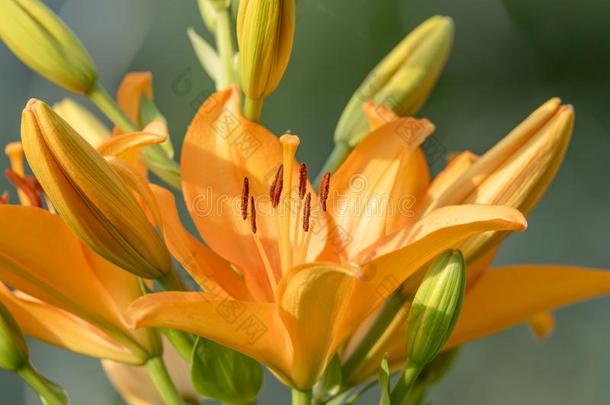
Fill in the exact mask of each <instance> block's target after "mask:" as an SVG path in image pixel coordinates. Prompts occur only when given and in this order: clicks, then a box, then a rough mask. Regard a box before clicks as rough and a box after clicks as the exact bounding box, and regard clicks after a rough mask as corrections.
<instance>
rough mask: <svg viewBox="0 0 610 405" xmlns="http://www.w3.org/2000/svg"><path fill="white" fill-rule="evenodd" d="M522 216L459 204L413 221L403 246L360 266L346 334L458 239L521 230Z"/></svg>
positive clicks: (505, 209) (345, 324)
mask: <svg viewBox="0 0 610 405" xmlns="http://www.w3.org/2000/svg"><path fill="white" fill-rule="evenodd" d="M525 227H526V220H525V218H524V217H523V215H522V214H521V213H520V212H519V211H517V210H515V209H514V208H509V207H498V206H485V205H460V206H449V207H443V208H439V209H438V210H436V211H433V212H432V213H430V214H428V215H427V216H425V217H424V218H422V219H421V220H420V221H418V222H417V223H415V224H414V225H413V226H412V227H411V228H410V229H409V231H408V232H407V233H406V234H405V235H404V240H402V241H399V242H398V243H397V245H399V246H405V247H403V248H401V249H398V250H396V251H392V252H391V253H387V254H384V255H383V256H380V257H377V258H376V259H374V260H373V261H371V262H370V263H368V264H366V265H365V266H364V267H363V269H362V276H361V277H360V278H358V279H357V280H356V281H355V283H354V292H353V297H354V299H353V300H352V302H351V303H350V310H349V313H348V314H347V316H346V317H345V319H344V320H343V329H342V334H339V335H338V339H344V338H345V337H346V336H349V335H350V334H351V333H352V332H353V331H354V330H355V329H356V327H357V326H358V325H359V324H360V323H361V322H362V321H363V320H364V319H365V318H366V317H367V315H369V314H370V313H371V312H372V311H373V310H374V309H375V308H377V307H378V306H379V305H380V304H381V303H382V302H383V301H384V300H385V298H386V297H387V296H388V295H390V294H391V293H392V292H393V291H394V290H396V289H397V288H398V286H399V285H400V284H401V283H402V282H403V281H405V280H406V279H407V278H408V277H410V276H411V275H413V274H414V273H415V272H416V271H418V270H419V269H421V268H422V266H424V265H425V264H426V263H428V262H429V261H430V260H432V259H433V258H434V257H436V256H438V255H439V254H441V253H442V252H444V251H445V250H447V249H450V248H453V247H455V246H456V245H457V244H458V243H460V242H461V241H463V240H465V239H467V238H469V237H471V236H473V235H476V234H479V233H483V232H489V231H499V230H507V231H508V230H510V231H522V230H524V229H525Z"/></svg>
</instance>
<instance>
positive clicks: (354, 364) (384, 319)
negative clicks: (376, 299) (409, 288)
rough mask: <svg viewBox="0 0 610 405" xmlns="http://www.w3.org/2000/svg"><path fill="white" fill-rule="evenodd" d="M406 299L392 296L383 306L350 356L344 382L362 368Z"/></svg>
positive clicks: (344, 372) (344, 370)
mask: <svg viewBox="0 0 610 405" xmlns="http://www.w3.org/2000/svg"><path fill="white" fill-rule="evenodd" d="M405 301H406V298H405V297H402V296H401V295H399V294H396V293H395V294H392V295H390V297H389V298H388V299H387V301H386V302H385V303H384V304H383V307H382V308H381V311H379V314H378V315H377V318H375V322H373V325H372V326H371V328H370V329H369V330H368V332H367V334H366V335H365V336H364V338H363V339H362V341H361V342H360V343H359V344H358V346H357V347H356V349H355V350H354V352H353V353H352V355H351V356H349V357H348V358H347V360H346V362H345V365H344V366H343V380H344V381H346V382H347V381H349V379H350V377H351V376H352V375H354V373H356V372H357V371H358V369H359V367H360V366H362V362H363V361H364V360H365V359H366V356H367V354H368V353H369V352H370V350H371V349H372V348H373V346H374V345H375V344H376V343H377V342H378V340H379V338H380V337H381V336H382V335H383V334H384V332H385V331H386V329H387V328H388V326H389V325H390V324H391V323H392V321H393V320H394V317H395V316H396V314H397V313H398V311H400V309H401V308H402V307H403V305H404V304H405Z"/></svg>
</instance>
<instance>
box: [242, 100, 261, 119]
mask: <svg viewBox="0 0 610 405" xmlns="http://www.w3.org/2000/svg"><path fill="white" fill-rule="evenodd" d="M244 98H245V100H244V117H246V118H247V119H249V120H250V121H255V122H258V121H259V120H260V118H261V113H262V112H263V100H264V99H262V98H261V99H260V100H254V99H252V98H250V97H248V96H245V97H244Z"/></svg>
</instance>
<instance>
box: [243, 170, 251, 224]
mask: <svg viewBox="0 0 610 405" xmlns="http://www.w3.org/2000/svg"><path fill="white" fill-rule="evenodd" d="M249 196H250V184H249V182H248V178H247V177H244V187H243V188H242V190H241V218H242V219H243V220H244V221H245V220H246V219H248V200H249V198H248V197H249Z"/></svg>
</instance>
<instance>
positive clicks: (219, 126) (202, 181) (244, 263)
mask: <svg viewBox="0 0 610 405" xmlns="http://www.w3.org/2000/svg"><path fill="white" fill-rule="evenodd" d="M281 163H282V146H281V144H280V142H279V139H278V138H277V137H276V136H275V135H274V134H272V133H271V132H269V131H268V130H266V129H265V128H263V127H262V126H260V125H258V124H256V123H254V122H251V121H248V120H246V119H245V118H243V117H242V116H241V115H240V112H239V96H238V92H237V90H236V89H235V88H234V87H233V88H230V89H228V90H226V91H223V92H219V93H215V94H214V95H212V96H211V97H210V98H209V99H208V100H207V101H206V102H205V104H203V106H202V107H201V108H200V109H199V111H198V112H197V114H196V115H195V118H194V120H193V122H192V123H191V125H190V127H189V130H188V132H187V134H186V137H185V140H184V146H183V150H182V179H183V191H184V195H185V200H186V204H187V207H188V209H189V211H190V212H191V216H192V218H193V222H194V223H195V225H196V227H197V229H198V231H199V233H200V234H201V236H202V238H203V239H204V241H205V242H206V244H208V245H209V246H210V248H211V249H213V250H214V251H215V252H218V253H219V254H220V255H221V256H222V257H224V258H225V259H226V260H228V261H229V262H231V263H233V264H235V265H236V266H237V267H238V268H239V269H240V270H241V271H242V272H243V273H246V272H252V273H253V275H254V276H255V277H256V278H258V279H260V280H263V279H265V278H266V274H267V272H266V271H265V267H264V261H263V260H262V258H261V253H260V252H259V249H258V248H257V244H256V243H255V241H254V239H253V237H252V230H251V226H250V222H249V221H244V220H243V219H242V216H241V209H240V202H241V193H242V188H243V181H244V177H248V179H249V186H250V195H251V196H253V197H254V199H255V204H256V208H257V214H258V215H257V223H258V233H257V235H258V237H259V238H260V240H261V244H262V246H263V247H264V251H265V254H266V255H267V256H268V257H269V262H270V264H271V267H272V269H273V270H274V271H275V274H276V275H278V276H279V274H280V259H279V253H278V251H279V249H278V222H279V221H278V213H279V212H280V211H281V209H280V208H276V209H272V208H271V204H270V200H269V188H270V185H271V183H272V181H273V179H274V177H275V174H276V172H277V170H278V168H279V166H280V164H281ZM292 166H293V168H294V170H293V173H294V175H293V179H298V178H299V177H298V170H299V169H298V165H297V164H296V162H293V164H292ZM296 183H297V182H296V180H293V184H294V185H295V187H294V188H296ZM291 191H292V192H294V189H293V190H291ZM313 202H317V198H312V203H313ZM314 207H315V206H314ZM314 207H312V213H313V212H316V210H314ZM291 214H292V222H291V223H292V224H293V225H295V226H297V225H299V224H298V223H297V221H300V217H301V214H300V212H297V210H291ZM314 227H315V228H316V229H318V230H319V231H320V232H316V235H315V237H313V238H312V239H311V242H310V252H309V257H312V256H314V255H316V251H317V252H319V251H320V250H321V248H322V246H323V243H324V242H325V236H324V235H325V226H324V218H323V217H322V218H321V221H320V224H319V225H318V224H317V223H315V224H314ZM221 229H222V232H220V231H219V230H221ZM291 234H292V232H291ZM292 242H293V246H294V240H292ZM268 295H271V294H270V292H269V293H268Z"/></svg>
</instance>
